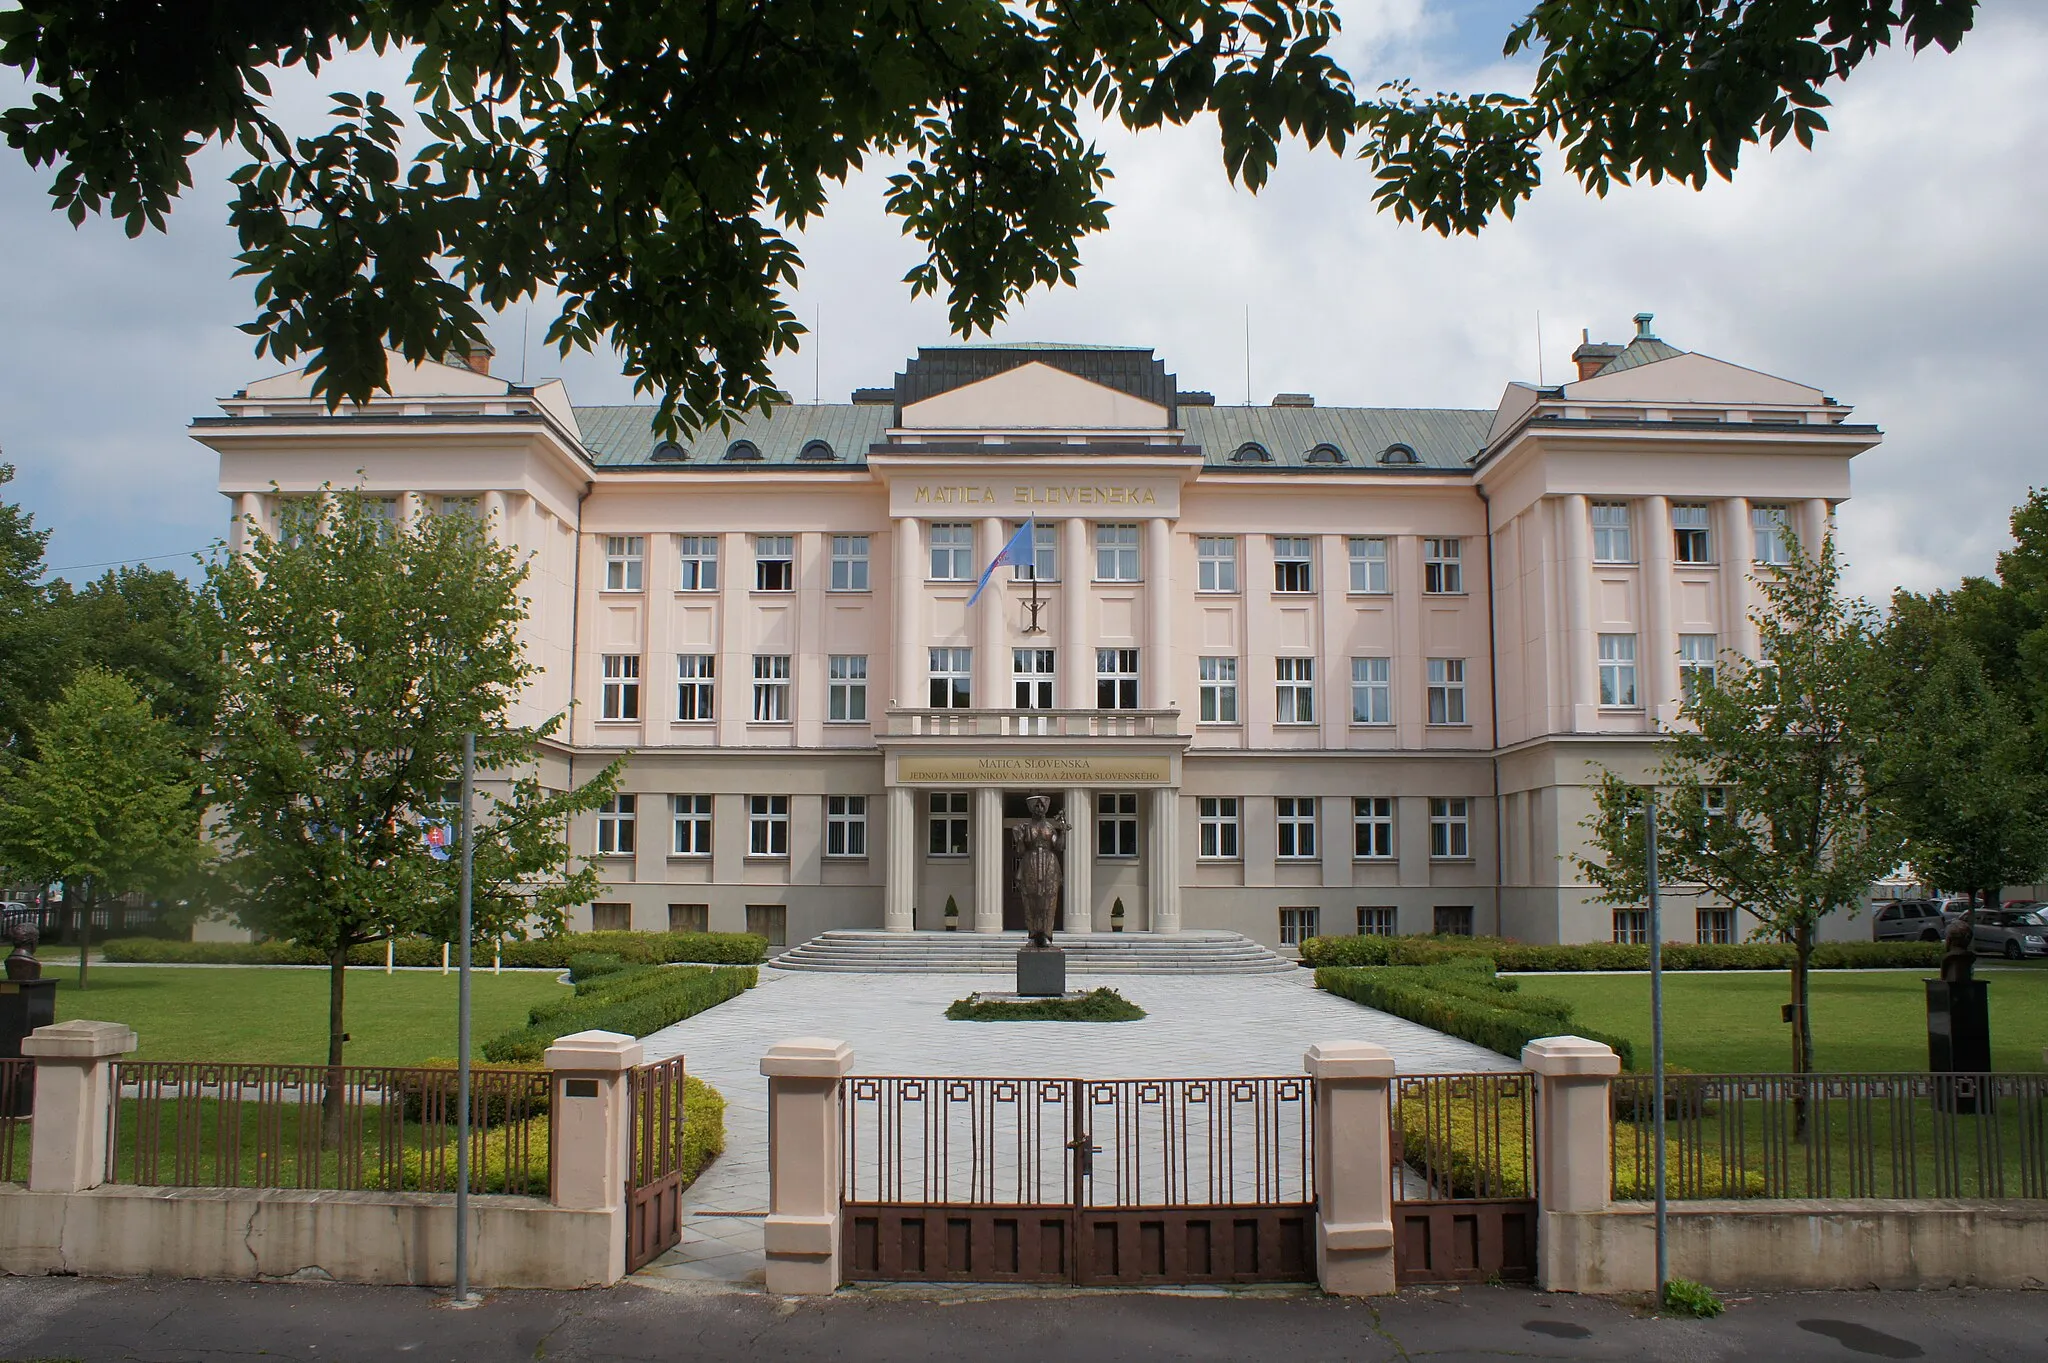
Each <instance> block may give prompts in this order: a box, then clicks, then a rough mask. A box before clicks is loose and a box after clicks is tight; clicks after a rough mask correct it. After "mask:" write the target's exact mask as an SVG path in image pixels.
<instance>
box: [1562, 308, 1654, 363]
mask: <svg viewBox="0 0 2048 1363" xmlns="http://www.w3.org/2000/svg"><path fill="white" fill-rule="evenodd" d="M1643 315H1644V316H1645V317H1647V316H1648V315H1649V314H1648V313H1645V314H1643ZM1637 325H1641V323H1640V322H1638V323H1637ZM1621 352H1622V347H1621V346H1618V345H1615V344H1614V343H1613V342H1612V341H1601V342H1599V343H1598V344H1597V345H1596V344H1595V343H1594V341H1593V332H1592V329H1591V328H1590V327H1588V328H1583V329H1581V330H1580V332H1579V348H1578V349H1577V350H1574V351H1573V352H1572V363H1573V364H1575V365H1577V366H1578V367H1579V378H1580V379H1582V380H1583V379H1590V378H1592V377H1593V376H1594V375H1595V374H1597V373H1599V372H1600V371H1601V370H1602V369H1605V368H1606V367H1607V362H1608V361H1609V360H1611V359H1613V358H1614V357H1615V356H1616V355H1619V354H1620V353H1621Z"/></svg>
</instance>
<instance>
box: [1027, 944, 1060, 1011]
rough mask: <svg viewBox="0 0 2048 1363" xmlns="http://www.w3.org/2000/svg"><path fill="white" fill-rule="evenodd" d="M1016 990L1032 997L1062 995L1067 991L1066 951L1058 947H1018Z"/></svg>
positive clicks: (1040, 997)
mask: <svg viewBox="0 0 2048 1363" xmlns="http://www.w3.org/2000/svg"><path fill="white" fill-rule="evenodd" d="M1017 992H1018V993H1019V994H1021V995H1023V996H1024V997H1026V998H1033V999H1056V998H1060V997H1062V996H1063V995H1064V994H1065V993H1066V992H1067V953H1066V952H1064V951H1061V950H1060V949H1059V948H1058V947H1029V946H1028V947H1023V948H1020V949H1019V950H1018V952H1017Z"/></svg>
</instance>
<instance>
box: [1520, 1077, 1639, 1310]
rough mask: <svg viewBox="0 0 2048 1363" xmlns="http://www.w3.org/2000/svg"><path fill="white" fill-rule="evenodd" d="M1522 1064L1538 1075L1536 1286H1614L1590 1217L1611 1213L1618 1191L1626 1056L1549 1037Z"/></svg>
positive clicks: (1579, 1289) (1601, 1288) (1592, 1288)
mask: <svg viewBox="0 0 2048 1363" xmlns="http://www.w3.org/2000/svg"><path fill="white" fill-rule="evenodd" d="M1522 1065H1523V1066H1524V1068H1526V1069H1528V1070H1530V1071H1531V1072H1532V1073H1534V1074H1535V1075H1536V1196H1537V1204H1536V1205H1537V1214H1536V1285H1537V1286H1538V1287H1541V1288H1543V1289H1544V1290H1545V1291H1549V1292H1585V1291H1594V1292H1598V1291H1606V1290H1608V1287H1607V1285H1606V1284H1607V1282H1608V1280H1609V1275H1608V1274H1607V1273H1605V1272H1603V1271H1602V1267H1601V1265H1600V1263H1599V1262H1598V1261H1597V1260H1598V1258H1599V1244H1600V1238H1599V1236H1598V1235H1597V1234H1595V1233H1593V1231H1594V1225H1593V1224H1589V1223H1588V1218H1589V1217H1592V1218H1598V1217H1599V1216H1600V1215H1601V1214H1603V1213H1604V1212H1606V1210H1607V1204H1608V1199H1609V1197H1610V1195H1611V1194H1612V1193H1613V1190H1614V1167H1613V1165H1614V1151H1613V1147H1612V1144H1611V1131H1610V1123H1611V1121H1612V1117H1613V1106H1612V1101H1611V1094H1610V1090H1611V1089H1612V1088H1613V1084H1614V1076H1615V1075H1617V1074H1619V1073H1620V1072H1621V1057H1620V1056H1618V1055H1616V1054H1615V1053H1614V1051H1613V1049H1612V1048H1611V1047H1608V1046H1604V1045H1602V1044H1601V1043H1599V1042H1597V1041H1588V1040H1586V1039H1585V1038H1584V1037H1577V1036H1546V1037H1538V1038H1537V1039H1536V1040H1534V1041H1532V1042H1530V1043H1529V1044H1528V1045H1527V1046H1524V1047H1523V1048H1522Z"/></svg>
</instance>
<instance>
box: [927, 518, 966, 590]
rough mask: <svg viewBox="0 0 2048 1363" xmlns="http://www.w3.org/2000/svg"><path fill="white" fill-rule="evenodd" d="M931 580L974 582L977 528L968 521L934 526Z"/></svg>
mask: <svg viewBox="0 0 2048 1363" xmlns="http://www.w3.org/2000/svg"><path fill="white" fill-rule="evenodd" d="M932 580H933V581H934V582H972V581H973V580H974V527H973V526H971V525H969V524H967V523H966V522H965V521H939V522H938V523H936V524H934V525H933V526H932Z"/></svg>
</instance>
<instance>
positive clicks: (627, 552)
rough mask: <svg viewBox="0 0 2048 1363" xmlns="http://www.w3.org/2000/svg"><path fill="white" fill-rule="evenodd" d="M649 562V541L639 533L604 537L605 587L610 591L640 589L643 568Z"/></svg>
mask: <svg viewBox="0 0 2048 1363" xmlns="http://www.w3.org/2000/svg"><path fill="white" fill-rule="evenodd" d="M646 562H647V541H646V540H645V539H643V538H642V537H640V536H639V535H606V536H605V537H604V589H605V590H606V591H608V592H637V591H639V590H640V580H641V578H640V575H641V568H642V566H643V565H644V564H645V563H646Z"/></svg>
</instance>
